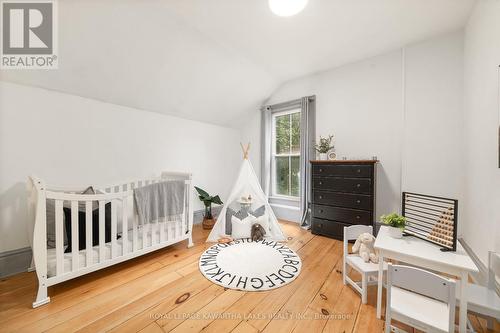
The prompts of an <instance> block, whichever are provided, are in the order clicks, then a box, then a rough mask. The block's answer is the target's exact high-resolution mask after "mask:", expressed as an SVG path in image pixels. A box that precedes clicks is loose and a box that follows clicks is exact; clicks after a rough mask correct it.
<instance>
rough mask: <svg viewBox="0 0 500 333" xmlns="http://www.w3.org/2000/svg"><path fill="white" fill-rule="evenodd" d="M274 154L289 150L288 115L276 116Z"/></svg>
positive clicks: (286, 152)
mask: <svg viewBox="0 0 500 333" xmlns="http://www.w3.org/2000/svg"><path fill="white" fill-rule="evenodd" d="M275 133H276V154H288V153H289V152H290V115H288V114H286V115H283V116H277V117H276V128H275Z"/></svg>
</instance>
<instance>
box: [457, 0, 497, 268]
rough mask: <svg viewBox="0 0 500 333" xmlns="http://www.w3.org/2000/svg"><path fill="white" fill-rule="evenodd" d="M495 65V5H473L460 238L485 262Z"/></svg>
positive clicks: (493, 236)
mask: <svg viewBox="0 0 500 333" xmlns="http://www.w3.org/2000/svg"><path fill="white" fill-rule="evenodd" d="M499 65H500V2H498V1H490V0H482V1H478V2H477V5H476V7H475V9H474V11H473V13H472V14H471V17H470V19H469V22H468V24H467V26H466V29H465V74H464V78H465V104H464V108H465V112H464V141H463V142H464V146H463V149H462V152H463V163H464V165H465V187H464V189H465V191H464V193H465V210H464V219H465V220H466V223H465V224H464V233H463V236H464V238H465V240H466V241H467V243H468V244H469V245H470V246H471V247H472V249H473V250H474V252H476V253H477V254H478V256H479V257H480V259H481V260H482V261H483V263H485V264H487V255H488V251H492V250H493V251H497V252H500V169H499V168H498V158H499V157H498V135H499V133H498V126H499V125H500V121H499V117H500V106H499V101H498V94H499V72H498V71H499V68H498V66H499Z"/></svg>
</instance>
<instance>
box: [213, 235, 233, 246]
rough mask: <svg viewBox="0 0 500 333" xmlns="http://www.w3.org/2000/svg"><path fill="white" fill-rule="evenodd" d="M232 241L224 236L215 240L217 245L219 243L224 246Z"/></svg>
mask: <svg viewBox="0 0 500 333" xmlns="http://www.w3.org/2000/svg"><path fill="white" fill-rule="evenodd" d="M232 241H233V239H232V238H231V237H229V236H225V237H221V238H219V239H218V240H217V243H221V244H226V243H231V242H232Z"/></svg>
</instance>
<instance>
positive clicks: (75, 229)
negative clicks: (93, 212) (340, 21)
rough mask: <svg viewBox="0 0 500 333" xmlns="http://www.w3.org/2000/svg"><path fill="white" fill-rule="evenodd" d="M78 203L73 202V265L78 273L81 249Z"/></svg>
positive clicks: (73, 268)
mask: <svg viewBox="0 0 500 333" xmlns="http://www.w3.org/2000/svg"><path fill="white" fill-rule="evenodd" d="M78 240H79V236H78V201H74V200H73V201H71V258H72V259H71V263H72V271H77V270H78V268H79V267H80V266H79V265H80V263H79V262H78V259H79V258H78V256H79V248H80V244H79V243H78Z"/></svg>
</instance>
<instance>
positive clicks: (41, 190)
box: [28, 172, 193, 307]
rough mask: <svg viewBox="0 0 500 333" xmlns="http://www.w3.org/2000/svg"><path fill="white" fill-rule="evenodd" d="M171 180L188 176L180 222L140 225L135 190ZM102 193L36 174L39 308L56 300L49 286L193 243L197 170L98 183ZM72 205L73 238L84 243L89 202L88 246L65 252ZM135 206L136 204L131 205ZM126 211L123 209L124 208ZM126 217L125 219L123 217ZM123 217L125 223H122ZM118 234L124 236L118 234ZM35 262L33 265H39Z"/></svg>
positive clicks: (32, 185)
mask: <svg viewBox="0 0 500 333" xmlns="http://www.w3.org/2000/svg"><path fill="white" fill-rule="evenodd" d="M165 180H184V182H185V186H186V187H185V196H184V205H183V213H182V218H181V219H180V221H166V220H164V221H161V220H160V221H154V222H152V223H145V224H143V225H141V224H139V221H138V217H137V213H136V210H135V209H134V208H135V207H133V205H135V203H134V200H133V189H134V188H138V187H141V186H145V185H149V184H152V183H156V182H159V181H165ZM93 188H94V189H95V190H96V193H97V194H78V193H82V191H83V190H84V189H66V188H58V187H52V186H47V185H46V184H45V183H44V182H43V181H42V180H40V179H38V178H36V177H33V176H32V177H30V178H29V181H28V190H29V197H28V202H29V209H28V212H29V216H30V219H31V220H32V221H34V226H33V243H32V249H33V265H34V268H35V269H36V274H37V277H38V293H37V296H36V300H35V301H34V302H33V307H38V306H40V305H43V304H46V303H48V302H50V297H48V294H47V287H49V286H52V285H55V284H58V283H61V282H64V281H67V280H70V279H73V278H75V277H78V276H81V275H84V274H87V273H90V272H94V271H96V270H99V269H102V268H105V267H109V266H111V265H114V264H117V263H120V262H123V261H126V260H129V259H132V258H135V257H138V256H141V255H143V254H145V253H148V252H152V251H155V250H158V249H160V248H163V247H166V246H169V245H172V244H175V243H178V242H181V241H184V240H187V241H188V247H191V246H192V245H193V240H192V227H193V206H192V198H191V195H192V186H191V174H189V173H179V172H164V173H162V175H161V176H160V177H157V178H149V179H144V180H137V181H128V182H122V183H117V184H112V185H107V186H93ZM47 199H49V200H54V206H55V247H54V248H48V246H47ZM65 202H66V205H68V204H70V207H71V208H70V209H71V240H72V243H73V244H78V239H79V238H78V215H79V212H81V207H82V205H84V207H85V232H86V246H85V247H86V248H85V249H83V250H79V246H72V251H71V252H70V253H64V250H65V245H64V234H63V232H64V231H63V230H64V226H63V223H64V221H63V219H64V212H63V205H64V203H65ZM106 203H111V241H110V242H108V243H106V242H105V232H104V228H105V226H104V224H105V216H104V214H105V204H106ZM96 205H98V207H99V215H98V217H99V218H98V221H99V243H98V245H96V246H92V211H93V207H95V206H96ZM127 206H132V207H127ZM119 210H120V211H119ZM119 220H120V221H119ZM120 222H121V225H119V223H120ZM117 235H120V236H121V238H120V239H117ZM33 265H32V266H33Z"/></svg>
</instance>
